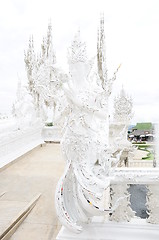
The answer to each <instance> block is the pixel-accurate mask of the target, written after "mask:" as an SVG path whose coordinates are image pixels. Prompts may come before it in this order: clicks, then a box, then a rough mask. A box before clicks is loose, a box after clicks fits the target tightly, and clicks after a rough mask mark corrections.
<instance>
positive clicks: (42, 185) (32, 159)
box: [0, 144, 64, 240]
mask: <svg viewBox="0 0 159 240" xmlns="http://www.w3.org/2000/svg"><path fill="white" fill-rule="evenodd" d="M63 169H64V162H63V160H62V157H61V152H60V145H59V144H46V145H43V146H42V147H37V148H36V149H34V150H32V151H31V152H30V153H28V154H26V155H24V156H23V157H21V158H19V159H18V160H16V162H14V163H12V164H10V166H8V167H7V168H5V169H4V170H2V171H1V172H0V196H1V195H3V193H4V192H5V194H4V195H3V196H1V197H0V236H1V234H2V232H3V231H4V229H5V228H6V227H7V226H9V224H10V222H11V221H12V220H13V219H15V217H16V216H17V215H18V214H19V212H20V211H23V210H24V209H25V206H26V205H27V204H28V203H29V202H30V201H31V200H32V199H33V198H34V197H35V196H36V195H37V194H39V193H41V197H40V199H39V200H38V202H37V204H36V206H35V207H34V208H33V210H32V211H31V212H30V213H29V215H28V216H27V218H25V220H24V221H23V222H22V224H21V225H20V226H19V228H17V230H16V232H15V233H14V234H13V235H12V236H11V238H10V239H11V240H54V239H56V235H57V233H58V231H59V228H60V225H59V222H58V220H57V217H56V213H55V207H54V193H55V187H56V184H57V181H58V179H59V177H60V176H61V175H62V173H63ZM0 239H2V238H1V237H0Z"/></svg>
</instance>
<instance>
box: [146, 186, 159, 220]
mask: <svg viewBox="0 0 159 240" xmlns="http://www.w3.org/2000/svg"><path fill="white" fill-rule="evenodd" d="M147 189H148V192H147V198H146V200H147V202H146V206H147V209H148V215H149V217H148V218H147V222H148V223H154V224H159V185H158V184H149V185H147Z"/></svg>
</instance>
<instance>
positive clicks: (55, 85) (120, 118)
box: [0, 16, 159, 240]
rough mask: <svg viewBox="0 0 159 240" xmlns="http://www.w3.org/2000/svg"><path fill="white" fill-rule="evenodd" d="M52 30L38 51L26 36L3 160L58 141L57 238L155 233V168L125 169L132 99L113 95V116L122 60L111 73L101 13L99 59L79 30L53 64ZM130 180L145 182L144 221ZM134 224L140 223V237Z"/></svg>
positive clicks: (132, 236) (157, 210) (158, 178)
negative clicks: (63, 61)
mask: <svg viewBox="0 0 159 240" xmlns="http://www.w3.org/2000/svg"><path fill="white" fill-rule="evenodd" d="M51 31H52V27H51V24H49V26H48V32H47V36H46V37H45V38H44V39H43V42H42V45H41V52H40V53H38V54H36V53H35V51H34V41H33V38H31V39H30V40H29V46H28V50H27V51H26V53H25V58H24V60H25V66H26V72H27V78H28V85H27V86H22V85H21V82H20V81H19V83H18V89H17V96H16V100H15V102H14V105H13V119H14V124H12V127H11V128H8V131H6V134H5V137H4V138H3V142H2V140H1V142H0V145H1V149H2V151H1V153H0V154H1V157H2V159H3V161H1V165H2V166H1V167H3V166H5V165H6V164H8V163H9V162H11V161H12V160H13V158H14V159H16V158H17V157H19V156H21V155H23V154H24V153H26V152H28V151H30V149H33V148H34V147H36V146H38V145H39V144H42V143H43V142H44V140H45V142H47V141H52V142H61V149H62V154H63V159H64V160H65V170H64V173H63V175H62V176H61V178H60V180H59V182H58V184H57V187H56V193H55V207H56V212H57V216H58V219H59V221H60V223H61V225H62V226H63V227H62V229H61V231H60V232H59V234H58V236H57V239H58V240H64V239H74V240H75V239H92V240H93V239H94V240H95V239H107V240H108V239H144V236H145V235H144V231H146V232H147V235H146V236H145V239H150V238H149V237H150V236H151V234H150V231H149V229H152V230H154V231H155V233H156V229H157V230H158V228H159V225H158V224H159V217H158V213H159V205H158V196H159V192H158V184H159V170H158V168H156V169H149V168H147V169H140V168H137V169H135V168H129V161H131V160H132V157H133V151H134V147H133V146H132V144H131V143H130V142H129V141H128V140H127V129H128V126H129V124H130V121H131V119H132V116H133V102H132V99H131V97H129V96H128V95H127V94H126V93H125V90H124V88H122V89H121V91H120V93H119V95H118V96H117V97H116V98H115V99H114V114H113V121H112V122H110V119H109V115H110V112H109V101H110V96H111V93H112V91H113V83H114V81H115V80H116V75H117V72H118V70H119V68H120V66H119V67H118V68H117V70H116V71H115V72H114V75H113V77H112V78H109V77H108V70H107V64H106V51H105V32H104V16H101V18H100V25H99V30H98V34H97V35H98V38H97V39H98V40H97V54H96V58H92V59H89V58H88V56H87V51H86V44H85V43H84V42H82V41H81V39H80V32H77V34H76V35H75V37H74V39H73V41H72V44H71V46H70V47H69V49H68V65H69V73H67V74H66V73H65V72H64V71H63V70H62V69H61V68H59V67H57V63H56V56H55V51H54V48H53V44H52V32H51ZM50 112H51V119H50V118H49V117H48V116H49V115H50V114H49V113H50ZM50 123H51V127H49V126H48V124H50ZM46 125H47V126H46ZM6 129H7V127H6ZM0 136H3V133H2V131H1V129H0ZM42 137H43V139H42ZM4 143H5V144H6V145H7V144H8V143H9V146H10V152H11V151H12V152H16V154H15V155H14V156H13V154H12V156H11V155H10V152H9V150H8V148H6V147H5V144H4ZM14 149H18V151H14ZM157 154H158V152H157ZM157 154H156V157H157V158H158V155H157ZM131 184H133V185H135V184H141V185H142V184H144V185H146V186H147V189H148V192H147V197H146V207H147V210H148V215H149V216H148V218H147V219H146V220H145V221H140V220H141V219H139V218H137V217H136V216H135V212H134V211H133V210H132V208H131V202H130V194H129V191H128V189H129V187H130V185H131ZM53 207H54V206H53ZM139 224H141V225H140V227H139V226H138V225H139ZM152 224H155V225H153V226H152ZM123 229H124V230H123ZM132 229H135V230H136V229H137V231H138V234H139V238H135V236H136V235H135V233H134V232H133V231H132ZM113 232H114V233H113ZM130 233H132V234H130ZM107 234H108V236H107V237H105V235H107ZM119 234H121V235H120V237H119ZM155 236H157V238H152V239H158V237H159V235H158V233H157V234H156V235H155ZM90 237H91V238H90Z"/></svg>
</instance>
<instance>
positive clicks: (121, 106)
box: [109, 87, 134, 167]
mask: <svg viewBox="0 0 159 240" xmlns="http://www.w3.org/2000/svg"><path fill="white" fill-rule="evenodd" d="M132 108H133V103H132V99H131V97H129V96H127V95H126V93H125V91H124V88H123V87H122V89H121V91H120V94H119V96H118V97H116V98H115V99H114V118H113V122H112V123H111V125H110V133H109V141H110V147H111V149H114V153H118V152H120V151H121V150H122V151H123V152H122V154H121V159H120V163H119V166H120V167H121V166H128V161H129V159H130V158H132V157H133V150H134V149H133V147H132V144H131V143H130V142H129V141H128V140H127V131H128V125H129V124H130V120H131V119H132V117H133V112H132Z"/></svg>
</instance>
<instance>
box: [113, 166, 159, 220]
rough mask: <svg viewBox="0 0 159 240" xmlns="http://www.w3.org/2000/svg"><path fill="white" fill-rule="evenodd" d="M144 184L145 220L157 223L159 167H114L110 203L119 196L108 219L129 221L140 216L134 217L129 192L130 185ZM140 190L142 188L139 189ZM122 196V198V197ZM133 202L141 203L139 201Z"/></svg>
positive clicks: (158, 218)
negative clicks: (115, 206)
mask: <svg viewBox="0 0 159 240" xmlns="http://www.w3.org/2000/svg"><path fill="white" fill-rule="evenodd" d="M132 185H133V186H135V185H136V186H139V185H141V186H145V189H146V191H145V195H146V196H145V207H144V209H143V211H145V212H146V214H147V217H143V218H145V219H146V220H145V222H147V223H151V224H159V201H158V199H159V169H151V168H149V169H139V168H134V169H133V168H127V169H126V168H124V169H116V170H115V172H114V174H113V179H112V180H111V187H110V205H112V206H113V205H114V203H115V202H116V200H117V199H120V198H121V201H120V204H119V206H118V207H117V208H116V209H115V211H114V212H113V213H111V214H110V218H109V219H110V221H115V222H131V221H134V219H135V218H136V219H139V218H142V217H141V216H136V217H135V211H134V210H133V209H132V208H133V206H132V205H133V204H132V202H131V200H130V199H131V197H133V194H134V193H131V194H130V192H131V191H130V186H132ZM141 191H142V190H141ZM123 197H124V198H123ZM140 201H141V199H140V200H139V202H138V203H137V200H136V202H135V204H139V205H141V204H142V203H141V202H140Z"/></svg>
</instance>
